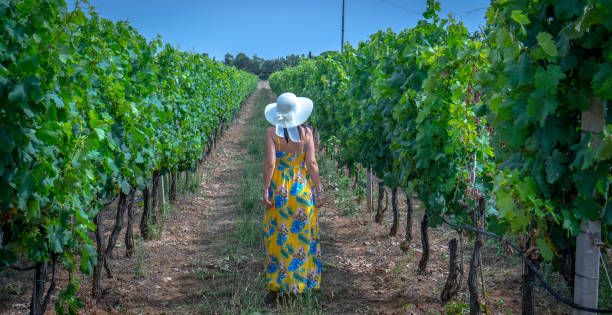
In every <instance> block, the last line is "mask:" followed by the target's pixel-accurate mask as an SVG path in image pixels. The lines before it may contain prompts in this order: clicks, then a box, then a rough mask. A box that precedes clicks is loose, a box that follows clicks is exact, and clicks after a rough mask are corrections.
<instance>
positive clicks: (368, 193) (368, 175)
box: [366, 168, 372, 211]
mask: <svg viewBox="0 0 612 315" xmlns="http://www.w3.org/2000/svg"><path fill="white" fill-rule="evenodd" d="M366 202H367V206H368V211H372V169H370V168H366Z"/></svg>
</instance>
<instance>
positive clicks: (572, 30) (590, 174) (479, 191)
mask: <svg viewBox="0 0 612 315" xmlns="http://www.w3.org/2000/svg"><path fill="white" fill-rule="evenodd" d="M427 3H428V8H427V10H426V11H425V13H424V17H425V18H426V19H428V20H423V21H419V23H418V24H417V26H415V27H414V28H412V29H406V30H404V31H402V32H401V33H399V34H396V33H393V32H391V31H386V32H383V31H379V32H378V33H376V34H373V35H372V36H371V37H370V39H369V40H368V41H365V42H360V43H359V46H358V47H356V48H353V47H350V46H348V45H347V46H346V47H345V50H344V53H338V52H333V53H330V54H326V55H325V56H321V57H319V58H317V59H316V60H315V61H304V62H302V63H301V64H300V65H298V66H297V67H294V68H288V69H285V70H283V71H281V72H277V73H274V74H272V75H271V76H270V85H271V87H272V89H273V90H274V91H276V92H277V93H281V92H285V91H293V92H295V93H296V94H299V95H304V96H307V97H310V98H312V99H313V101H314V103H315V108H314V112H313V115H312V123H313V125H314V126H315V127H316V128H317V130H319V132H320V134H321V139H322V141H323V143H324V144H328V145H330V146H332V147H333V148H335V149H337V152H338V154H337V156H336V157H335V158H336V159H337V160H338V161H339V162H340V163H341V164H344V165H349V166H350V165H353V164H355V163H359V164H362V165H364V166H368V167H371V168H372V170H373V171H374V173H375V175H376V176H377V177H379V178H382V179H384V182H385V185H387V186H390V187H402V188H404V189H406V190H408V191H416V192H418V194H419V199H421V201H422V202H423V203H424V205H425V207H426V209H427V211H428V213H429V214H430V216H431V218H432V220H431V224H437V223H439V222H440V221H439V217H440V215H447V214H450V215H454V219H455V220H456V221H464V222H469V221H471V218H470V216H468V215H467V213H466V211H465V205H467V207H468V208H471V207H474V206H475V201H476V200H477V199H478V198H480V197H481V196H484V197H485V198H486V199H487V215H488V217H487V223H488V224H489V227H491V228H492V229H495V231H496V232H497V233H500V232H502V233H503V232H504V231H507V232H510V233H513V234H525V233H528V232H530V231H532V230H535V232H536V234H535V235H536V236H537V240H536V243H537V245H538V248H539V250H540V253H541V254H542V256H543V257H544V258H545V259H546V260H552V259H555V257H556V256H555V254H556V252H557V251H558V250H559V249H568V248H571V247H572V246H573V244H574V240H575V236H576V235H577V233H579V231H580V229H579V224H580V221H581V220H585V219H590V220H598V221H602V223H603V224H602V233H603V238H604V239H605V242H606V243H608V244H610V243H611V242H612V226H611V225H610V224H609V222H610V221H611V220H610V218H611V217H612V215H611V213H612V211H610V210H609V209H610V202H609V200H610V195H609V191H610V186H611V185H612V176H611V175H610V174H611V165H612V163H611V161H610V160H611V159H612V138H611V136H612V114H611V113H612V109H611V108H612V107H611V106H610V105H609V103H610V100H611V99H612V53H611V52H612V41H610V40H609V38H610V35H611V34H612V3H610V1H608V0H582V1H562V2H559V3H552V2H549V1H544V2H542V1H503V0H499V1H493V2H492V5H491V7H490V8H489V9H488V11H487V19H488V23H487V28H486V29H485V30H483V33H476V34H472V35H470V34H468V33H467V30H466V29H465V27H463V25H461V23H457V22H455V21H454V20H453V19H452V18H449V19H441V18H439V17H438V15H437V13H436V12H438V11H439V3H437V2H436V1H428V2H427ZM597 100H601V101H602V103H603V117H602V118H604V120H605V126H604V128H603V132H602V133H601V134H598V133H591V132H589V131H587V130H582V128H583V126H582V119H583V115H584V113H585V111H586V110H588V109H589V107H590V104H591V102H592V101H597ZM329 151H330V152H336V151H334V150H333V149H331V150H329ZM560 231H561V232H560Z"/></svg>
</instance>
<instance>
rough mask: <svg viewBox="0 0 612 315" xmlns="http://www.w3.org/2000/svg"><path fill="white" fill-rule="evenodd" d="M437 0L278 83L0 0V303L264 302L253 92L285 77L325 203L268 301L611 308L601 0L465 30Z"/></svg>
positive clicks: (499, 17) (351, 307)
mask: <svg viewBox="0 0 612 315" xmlns="http://www.w3.org/2000/svg"><path fill="white" fill-rule="evenodd" d="M439 13H440V3H439V2H437V1H434V0H428V1H427V10H426V11H425V12H424V13H423V19H422V20H420V21H419V22H418V24H417V25H416V26H415V27H413V28H409V29H406V30H403V31H401V32H399V33H395V32H393V31H391V30H388V31H379V32H378V33H376V34H373V35H371V36H370V38H369V40H367V41H363V42H360V43H359V44H358V45H357V46H356V47H353V46H351V45H349V44H347V45H345V46H344V47H343V48H342V51H336V52H331V53H328V54H325V55H324V56H319V57H318V58H316V59H312V60H311V59H305V60H302V61H301V62H300V63H299V65H297V66H295V67H290V68H286V69H284V70H282V71H279V72H275V73H273V74H272V75H271V76H270V78H269V84H270V88H271V90H272V91H270V90H269V89H268V87H267V86H266V83H265V82H263V81H259V84H258V79H257V77H256V76H255V75H253V74H251V73H247V72H244V71H241V70H238V69H237V68H235V67H233V66H228V65H224V64H222V63H219V62H217V61H214V60H212V59H210V58H209V57H207V56H203V55H200V54H197V53H192V52H184V51H181V50H179V49H177V48H175V47H173V46H171V45H169V44H163V43H162V40H161V38H156V39H153V40H147V39H146V38H145V37H144V36H142V35H141V34H139V32H138V31H137V30H136V29H134V28H133V27H132V26H130V25H129V23H127V22H112V21H109V20H106V19H103V18H101V17H100V16H99V15H98V14H97V13H96V12H95V11H94V10H93V8H83V7H82V4H81V3H80V2H79V1H77V2H76V5H75V8H74V9H69V8H68V7H67V5H66V3H65V2H64V1H51V0H44V1H34V0H7V1H3V2H2V3H0V14H1V16H2V18H1V19H0V25H1V26H2V28H3V33H2V35H1V36H0V104H2V106H1V108H0V118H1V119H2V124H0V151H2V155H1V157H0V158H1V159H0V285H2V291H3V292H2V293H0V302H1V303H2V304H0V305H4V306H6V307H7V309H8V307H9V303H11V299H14V300H19V301H20V302H22V300H23V298H22V297H17V298H16V297H14V296H23V295H25V294H27V295H31V296H30V297H28V300H29V304H28V309H29V311H30V313H31V314H43V313H45V312H46V311H47V312H48V311H49V310H50V308H51V307H50V306H51V305H52V304H54V307H55V312H56V313H59V314H64V313H72V314H74V313H77V312H79V310H81V311H83V308H84V310H85V311H86V312H94V311H95V310H100V309H103V311H109V312H113V311H114V312H121V313H126V312H127V313H160V312H169V313H203V314H210V313H229V314H234V313H244V314H259V312H267V311H271V312H272V313H274V312H275V310H274V309H268V308H266V307H262V306H261V304H262V303H260V302H261V301H262V300H263V295H264V294H265V292H264V291H265V290H264V287H263V286H262V283H260V282H261V272H263V258H264V257H262V256H261V255H262V254H261V251H262V245H261V241H260V239H259V237H260V235H261V233H262V227H261V226H260V223H261V222H260V221H261V215H262V211H263V210H262V207H261V206H260V202H261V200H260V196H259V187H260V185H261V184H260V183H261V166H262V165H263V155H264V148H263V145H264V138H263V135H264V132H265V128H266V127H267V123H266V122H265V120H264V119H263V107H264V106H265V105H266V104H268V103H271V102H273V101H274V100H275V96H274V95H273V93H272V92H274V93H275V94H276V95H279V94H281V93H283V92H286V91H292V92H294V93H295V94H297V95H299V96H307V97H308V98H310V99H312V100H313V102H314V104H315V106H314V111H313V114H312V115H311V116H310V121H309V123H310V124H311V125H312V126H313V128H314V129H315V131H316V133H317V134H318V136H319V139H320V147H319V150H320V158H321V164H322V174H323V175H324V176H325V177H324V179H326V180H327V182H326V183H325V188H326V190H329V191H330V195H329V197H328V198H330V199H331V200H332V202H330V204H329V205H327V206H325V207H324V208H323V210H322V217H321V222H322V232H321V233H322V235H323V241H322V244H323V257H324V258H323V270H324V271H323V276H322V278H323V280H322V281H323V282H322V292H320V293H319V292H317V293H314V294H313V295H306V296H305V297H303V298H302V297H300V298H299V299H297V302H296V301H294V304H288V305H281V306H279V308H278V309H276V312H279V313H296V314H302V313H373V314H378V313H384V314H387V313H393V314H395V313H413V312H416V313H426V312H430V311H436V312H446V313H450V314H455V313H462V312H467V311H468V310H469V311H470V313H472V314H478V313H480V312H482V313H485V314H490V313H493V312H494V310H495V311H496V312H498V313H504V305H503V304H504V302H503V301H504V299H506V301H515V302H516V303H515V305H509V306H506V308H505V309H506V310H510V311H512V310H515V311H522V312H523V313H524V314H534V313H538V312H543V311H544V309H548V310H549V311H550V309H551V308H553V307H554V303H559V304H562V303H563V304H566V305H567V306H563V307H565V308H555V309H553V311H551V312H553V313H554V312H567V311H568V310H569V309H572V308H573V309H582V310H583V311H585V310H587V311H593V312H602V313H606V312H607V313H610V312H612V309H611V307H612V305H611V304H610V300H606V299H607V298H610V297H611V296H612V284H610V285H611V286H610V287H608V284H609V281H610V280H609V278H606V276H607V270H606V272H604V269H605V268H606V266H607V265H608V266H609V265H610V263H609V261H610V257H609V255H610V253H611V252H610V245H612V203H610V202H609V201H610V199H612V197H610V188H611V187H612V106H610V105H609V103H610V102H611V100H612V36H611V35H612V3H611V2H610V1H607V0H605V1H604V0H584V1H560V2H559V3H557V2H554V1H544V2H538V1H502V0H499V1H497V0H495V1H492V3H491V6H490V7H489V8H488V9H487V13H486V18H487V25H486V27H483V28H482V29H481V30H480V31H477V32H475V33H469V32H468V30H467V28H466V27H465V26H464V25H463V24H462V23H461V22H458V21H456V20H455V19H454V18H453V17H450V16H449V17H448V18H442V17H440V15H439ZM325 165H326V166H328V167H324V166H325ZM370 174H371V175H372V177H373V178H374V179H373V180H372V181H373V182H374V183H375V184H376V190H375V191H374V193H373V195H375V196H374V197H372V195H370V194H368V195H369V196H368V197H367V199H368V202H367V204H366V203H364V197H365V195H366V194H367V193H366V191H367V190H369V189H371V187H370V185H371V183H370ZM366 177H367V178H368V180H366ZM372 198H373V199H374V201H375V202H372V201H371V199H372ZM389 200H390V211H389V212H391V213H392V214H391V219H390V221H389V220H388V219H387V218H386V216H387V215H386V212H387V211H386V210H387V208H389V206H388V201H389ZM401 200H405V202H404V201H401ZM402 209H405V213H404V214H402V211H401V210H402ZM402 217H404V218H405V220H406V221H405V222H404V221H402V222H404V223H402V222H400V221H401V218H402ZM417 217H418V219H417ZM388 221H389V222H388ZM387 223H390V226H388V225H389V224H387ZM415 227H416V229H415ZM402 232H404V234H403V235H401V233H402ZM381 235H382V236H381ZM491 240H494V241H499V242H498V243H496V244H495V245H492V244H493V243H492V242H491ZM188 241H189V242H188ZM419 242H420V244H419ZM194 244H195V245H194ZM493 246H495V247H494V248H496V250H497V252H496V256H495V257H493V258H492V257H491V256H490V255H491V253H484V251H490V250H491V248H492V247H493ZM143 248H144V249H143ZM340 248H344V250H341V249H340ZM585 248H586V249H585ZM447 251H448V253H447ZM467 251H470V252H469V253H468V252H467ZM118 252H120V253H118ZM464 252H465V253H464ZM123 253H125V256H126V258H125V259H124V258H117V256H118V255H122V254H123ZM415 253H420V255H418V257H416V256H417V255H415ZM464 255H465V256H466V263H465V264H464V262H463V257H464ZM413 256H414V260H413ZM513 256H517V257H519V258H517V260H516V261H515V262H514V263H512V264H511V263H509V262H508V261H510V259H511V257H513ZM519 259H520V260H519ZM589 259H590V260H589ZM496 260H500V261H504V263H502V264H501V267H499V268H498V267H496V268H498V269H493V271H491V272H488V273H487V272H483V270H490V269H486V268H487V266H486V264H487V263H489V264H492V261H496ZM147 261H148V264H147ZM518 261H520V262H518ZM464 265H467V268H464ZM600 265H601V272H600ZM517 266H518V267H517ZM515 267H516V268H515ZM517 268H518V269H520V270H519V271H517V272H520V273H521V274H520V276H519V278H518V280H517V281H518V282H520V284H518V285H516V286H514V287H513V286H511V285H509V284H506V285H500V284H499V283H500V282H503V279H499V277H500V276H499V275H497V276H496V275H495V274H496V273H498V274H502V273H503V272H504V271H505V270H506V269H507V270H517ZM464 269H466V270H464ZM544 270H545V271H546V277H544V276H543V275H542V273H543V272H544ZM183 271H184V273H185V274H186V275H184V274H182V272H183ZM170 273H172V274H176V273H179V274H181V275H182V276H180V277H179V276H174V275H173V276H172V277H170V276H167V275H168V274H170ZM551 274H554V275H556V278H555V279H562V281H561V282H563V283H562V285H563V289H560V287H559V285H560V284H559V283H556V285H550V284H549V283H548V282H550V280H551V277H552V276H551ZM25 277H28V280H27V281H28V282H27V283H29V284H30V286H29V287H27V289H22V287H23V285H22V284H21V283H24V282H25V281H26V280H24V279H25ZM442 278H443V279H442ZM464 278H465V279H464ZM126 279H132V280H126ZM173 279H174V280H173ZM326 279H327V280H326ZM491 279H493V280H491ZM593 279H599V281H595V287H594V288H593V287H592V285H593V281H592V280H593ZM464 280H465V281H464ZM130 281H132V282H130ZM156 281H157V282H156ZM326 281H327V284H326ZM428 281H429V282H428ZM431 281H435V282H436V284H432V282H431ZM486 282H489V284H490V283H491V282H494V283H496V285H497V287H496V288H491V287H489V288H488V289H489V290H487V287H486ZM510 282H511V281H510ZM125 283H131V284H130V285H126V284H125ZM349 283H350V284H351V285H349ZM438 283H439V285H438V286H437V284H438ZM133 286H139V287H140V288H139V289H138V290H137V291H130V290H132V289H129V290H128V289H125V288H126V287H133ZM165 286H170V287H171V288H173V289H172V290H168V291H167V292H164V291H163V289H162V288H165ZM364 287H365V288H367V289H363V288H364ZM151 288H157V289H159V290H162V291H159V290H158V291H155V290H153V289H151ZM567 288H569V289H567ZM411 290H412V291H414V292H412V293H410V292H409V291H411ZM415 290H416V291H415ZM419 290H420V291H419ZM507 290H515V291H518V293H517V292H515V293H511V292H506V291H507ZM538 290H539V291H538ZM545 290H548V291H549V292H550V294H552V295H557V296H556V297H553V296H552V295H548V293H544V292H545ZM568 290H569V292H568ZM589 290H590V291H592V290H595V291H596V292H597V290H600V293H599V301H597V300H595V301H592V300H590V299H592V295H590V296H587V294H586V293H588V292H590V291H589ZM85 291H87V292H85ZM559 291H561V292H559ZM9 292H12V293H9ZM355 292H359V293H355ZM489 293H490V295H489ZM583 293H584V296H582V294H583ZM432 294H433V297H430V295H432ZM568 294H569V295H568ZM515 295H520V300H519V299H518V298H516V297H515ZM542 296H546V299H548V300H546V302H541V301H538V299H542ZM109 297H110V298H109ZM383 297H384V298H383ZM153 298H154V301H155V302H151V301H152V299H153ZM555 298H556V299H558V300H559V301H560V302H554V299H555ZM109 299H113V301H112V302H109V301H110V300H109ZM173 299H176V301H178V302H176V301H174V300H173ZM361 299H365V302H363V301H361ZM494 299H495V301H497V302H494ZM595 299H597V294H595ZM117 301H120V302H117ZM458 301H459V302H458ZM462 301H465V305H463V306H461V305H462V304H461V303H463V302H462ZM499 301H501V302H499ZM139 303H140V304H139ZM496 303H497V304H498V305H495V304H496ZM17 304H18V303H17ZM321 304H323V305H321ZM171 306H172V307H174V308H170V307H171ZM557 307H558V306H557ZM12 310H13V311H15V310H16V308H14V309H12ZM3 312H4V310H0V313H3ZM7 312H9V311H7Z"/></svg>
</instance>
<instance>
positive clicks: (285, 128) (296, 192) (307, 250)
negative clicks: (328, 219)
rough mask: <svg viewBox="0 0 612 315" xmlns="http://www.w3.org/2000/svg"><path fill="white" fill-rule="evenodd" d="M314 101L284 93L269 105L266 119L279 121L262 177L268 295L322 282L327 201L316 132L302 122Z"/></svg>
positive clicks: (268, 143)
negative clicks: (321, 220) (322, 216)
mask: <svg viewBox="0 0 612 315" xmlns="http://www.w3.org/2000/svg"><path fill="white" fill-rule="evenodd" d="M312 106H313V104H312V101H311V100H309V99H308V98H305V97H296V96H295V94H293V93H283V94H281V95H280V96H279V97H278V100H277V102H276V103H272V104H269V105H268V106H266V109H265V116H266V119H267V120H268V121H269V122H270V123H271V124H272V125H274V126H275V127H270V128H268V130H267V132H266V162H265V165H264V176H263V180H264V182H263V203H264V205H265V207H266V208H267V210H266V214H265V217H264V221H263V224H264V232H263V236H264V242H265V247H266V260H265V272H266V283H267V289H268V290H270V291H271V294H270V295H269V297H270V296H272V297H273V296H275V294H276V293H277V292H281V293H287V292H292V293H302V292H304V291H306V290H310V289H318V288H319V283H320V282H321V248H320V245H319V226H318V224H317V208H318V207H320V206H321V205H322V203H323V189H322V186H321V179H320V178H319V168H318V166H317V161H316V158H315V148H314V141H313V136H312V131H311V130H310V128H306V127H303V126H301V124H303V123H304V122H305V121H306V119H308V116H310V113H311V112H312ZM313 184H314V185H313ZM315 201H316V204H315Z"/></svg>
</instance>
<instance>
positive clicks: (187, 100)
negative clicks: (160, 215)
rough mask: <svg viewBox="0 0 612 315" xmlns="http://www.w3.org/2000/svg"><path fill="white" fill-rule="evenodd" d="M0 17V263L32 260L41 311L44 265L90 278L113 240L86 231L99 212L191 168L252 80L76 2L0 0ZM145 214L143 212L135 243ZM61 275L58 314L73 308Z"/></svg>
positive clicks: (73, 284)
mask: <svg viewBox="0 0 612 315" xmlns="http://www.w3.org/2000/svg"><path fill="white" fill-rule="evenodd" d="M0 16H1V18H0V25H1V26H2V29H3V31H2V35H1V36H0V47H1V49H0V104H1V109H0V118H1V120H2V124H1V125H0V151H2V155H1V158H0V211H1V212H0V242H1V244H2V246H1V248H0V264H1V267H0V268H7V267H15V268H28V266H27V265H28V264H27V263H26V264H25V266H16V265H15V263H16V262H20V263H22V264H23V262H24V260H25V261H27V262H29V265H31V264H33V267H32V268H34V270H35V273H34V274H35V275H34V276H35V279H34V283H35V288H34V289H33V295H32V306H31V312H32V314H41V313H42V312H44V310H45V309H46V306H47V305H46V304H47V303H48V296H49V292H53V290H54V289H55V286H56V285H57V284H56V283H55V272H56V269H58V268H64V269H66V270H67V271H68V272H69V273H70V274H72V273H73V272H75V271H77V270H78V271H80V272H82V273H85V274H92V273H94V283H96V277H97V279H98V280H99V278H100V277H99V274H100V273H101V272H100V268H101V265H102V264H103V263H104V258H105V257H107V256H108V252H110V250H112V248H113V247H114V241H115V240H116V237H117V236H116V235H113V237H114V238H115V239H113V238H112V237H111V239H110V240H109V246H108V249H106V251H105V249H104V248H103V247H104V245H103V244H104V242H103V240H101V239H100V234H99V233H94V231H96V225H97V224H98V221H97V220H96V218H97V214H98V212H99V210H100V209H101V207H102V206H103V205H104V204H105V203H106V202H108V201H112V200H114V199H115V198H116V196H119V201H120V203H121V202H123V203H127V201H130V200H131V201H133V196H134V193H135V191H137V190H142V191H148V190H149V188H148V187H150V186H151V184H153V187H154V188H155V186H156V185H157V184H156V183H158V182H159V180H160V176H162V175H163V174H172V175H175V174H177V172H180V171H185V170H192V169H194V168H195V167H196V165H197V163H198V161H200V160H201V159H202V158H203V157H204V155H205V154H206V152H207V150H208V151H209V150H210V147H211V146H212V144H213V142H214V141H215V140H216V139H217V137H218V135H219V133H220V132H221V131H222V129H223V128H224V127H225V126H226V125H227V124H228V122H229V121H230V120H231V119H232V117H233V116H234V115H235V113H236V112H237V110H238V109H239V108H240V106H241V103H242V101H243V100H244V99H245V98H246V96H247V95H249V94H250V93H251V92H252V91H253V90H254V89H255V87H256V84H257V78H256V77H255V76H254V75H252V74H248V73H245V72H242V71H239V70H237V69H236V68H234V67H229V66H225V65H222V64H220V63H218V62H215V61H212V60H211V59H209V58H207V57H202V56H201V55H199V54H195V53H190V52H182V51H179V50H177V49H176V48H174V47H172V46H170V45H163V44H162V41H161V39H160V38H156V39H154V40H150V41H148V40H146V39H145V38H144V37H143V36H142V35H141V34H139V33H138V31H137V30H136V29H134V28H133V27H131V26H130V25H129V24H128V23H127V22H116V23H115V22H111V21H109V20H106V19H103V18H100V17H99V16H98V14H97V13H96V12H95V11H93V9H90V10H84V9H82V8H81V7H80V5H79V2H77V3H76V8H75V9H74V10H69V9H68V7H67V5H66V3H65V1H63V0H62V1H17V0H9V1H3V2H2V3H1V4H0ZM174 177H175V176H174ZM153 191H155V190H154V189H153ZM153 196H155V192H153ZM152 200H153V201H152V202H153V203H154V204H155V202H156V199H155V198H153V199H152ZM130 207H131V206H130ZM123 209H125V207H123ZM151 219H153V220H154V219H155V213H154V212H152V213H150V214H147V215H146V216H145V215H144V214H143V220H142V222H141V233H142V234H143V235H144V236H145V237H146V236H147V233H148V231H149V229H150V228H149V223H150V222H151V221H150V220H151ZM118 222H119V220H118ZM121 222H122V221H121ZM132 223H133V222H132V221H130V222H129V224H132ZM118 225H120V224H118ZM94 234H95V236H96V237H95V238H96V242H94V240H93V239H94V237H93V235H94ZM113 234H115V233H113ZM126 245H127V246H129V245H130V244H126ZM132 247H133V241H132ZM47 274H53V281H52V282H51V283H50V284H49V285H46V283H45V282H46V281H45V279H47ZM95 274H97V276H96V275H95ZM70 279H72V280H71V281H70V282H69V283H63V284H61V288H62V289H61V292H60V294H59V297H58V300H57V303H56V311H58V312H59V313H63V312H75V311H76V309H77V308H78V307H79V306H80V305H81V302H80V300H79V299H78V298H77V297H76V296H75V295H74V293H75V291H76V290H77V288H78V283H77V281H76V278H75V277H70ZM45 286H46V287H45ZM45 288H48V289H45ZM45 290H48V292H46V296H47V298H45ZM95 290H96V288H95V286H94V292H93V293H92V294H94V295H95V294H97V292H95Z"/></svg>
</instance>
